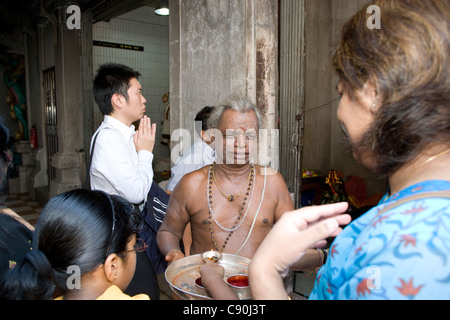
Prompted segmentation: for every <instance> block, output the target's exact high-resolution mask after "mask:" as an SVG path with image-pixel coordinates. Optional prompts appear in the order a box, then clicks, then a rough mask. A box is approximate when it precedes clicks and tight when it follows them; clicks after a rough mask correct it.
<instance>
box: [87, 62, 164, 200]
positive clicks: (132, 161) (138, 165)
mask: <svg viewBox="0 0 450 320" xmlns="http://www.w3.org/2000/svg"><path fill="white" fill-rule="evenodd" d="M139 76H140V74H139V72H137V71H134V70H132V69H131V68H128V67H126V66H123V65H119V64H112V63H110V64H105V65H102V66H101V67H100V68H99V70H98V72H97V76H96V78H95V81H94V95H95V100H96V102H97V104H98V105H99V108H100V110H101V112H102V113H103V115H104V117H105V118H104V121H103V123H102V124H101V125H100V127H99V128H98V130H97V132H96V133H95V134H94V136H93V139H92V143H91V150H92V151H93V152H92V163H91V170H90V179H91V188H92V189H93V190H102V191H105V192H107V193H109V194H115V195H119V196H121V197H123V198H125V199H126V200H128V201H129V202H131V203H133V204H136V205H140V207H141V209H142V206H143V204H144V203H145V201H146V199H147V194H148V192H149V191H150V188H151V186H152V182H153V168H152V161H153V153H152V152H153V147H154V145H155V138H156V124H151V122H150V119H149V118H148V117H147V116H145V115H144V113H145V111H146V107H145V103H146V100H145V98H144V96H143V95H142V92H141V90H142V87H141V85H140V83H139V81H138V78H139ZM138 120H140V124H139V129H138V130H137V131H135V127H134V125H133V122H136V121H138ZM94 142H95V143H94ZM94 144H95V145H94Z"/></svg>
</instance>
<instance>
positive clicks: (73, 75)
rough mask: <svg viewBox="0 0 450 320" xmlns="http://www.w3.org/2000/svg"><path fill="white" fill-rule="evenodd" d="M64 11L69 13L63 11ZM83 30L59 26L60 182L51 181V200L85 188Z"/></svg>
mask: <svg viewBox="0 0 450 320" xmlns="http://www.w3.org/2000/svg"><path fill="white" fill-rule="evenodd" d="M60 10H65V8H61V9H60ZM80 38H81V36H80V30H76V29H73V30H69V29H67V27H66V25H65V24H61V25H59V26H58V43H57V46H56V48H55V60H56V63H55V73H56V101H57V134H58V150H59V151H58V153H56V154H55V155H54V156H53V157H52V159H51V163H50V165H51V166H52V167H54V168H55V169H56V178H55V179H54V180H53V181H50V191H49V196H50V197H53V196H55V195H57V194H60V193H62V192H65V191H69V190H73V189H76V188H79V187H81V185H82V183H81V179H80V169H81V164H80V159H81V158H82V157H80V155H79V153H80V152H82V151H79V150H83V149H84V147H83V144H84V143H83V130H82V128H83V108H82V104H83V97H82V85H81V84H82V80H81V77H82V72H81V70H82V69H81V44H80Z"/></svg>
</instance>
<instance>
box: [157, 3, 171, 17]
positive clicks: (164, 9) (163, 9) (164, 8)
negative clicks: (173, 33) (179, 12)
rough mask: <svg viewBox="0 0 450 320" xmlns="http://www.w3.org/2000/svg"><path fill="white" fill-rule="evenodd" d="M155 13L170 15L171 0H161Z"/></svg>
mask: <svg viewBox="0 0 450 320" xmlns="http://www.w3.org/2000/svg"><path fill="white" fill-rule="evenodd" d="M155 13H156V14H157V15H159V16H168V15H169V1H168V0H161V1H160V2H159V4H158V6H157V7H156V9H155Z"/></svg>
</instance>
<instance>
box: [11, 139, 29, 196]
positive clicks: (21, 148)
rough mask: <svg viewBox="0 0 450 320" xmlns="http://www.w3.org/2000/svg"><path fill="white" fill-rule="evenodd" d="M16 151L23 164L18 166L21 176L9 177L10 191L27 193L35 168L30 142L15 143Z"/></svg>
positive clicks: (12, 192)
mask: <svg viewBox="0 0 450 320" xmlns="http://www.w3.org/2000/svg"><path fill="white" fill-rule="evenodd" d="M14 152H16V153H18V154H20V158H21V164H20V165H18V166H17V167H16V170H17V172H18V174H19V177H17V178H13V179H9V193H10V194H18V193H26V192H27V181H28V178H29V176H30V174H31V173H32V172H33V170H34V164H33V161H32V154H31V146H30V142H29V141H18V142H16V143H15V145H14Z"/></svg>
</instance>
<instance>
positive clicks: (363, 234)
mask: <svg viewBox="0 0 450 320" xmlns="http://www.w3.org/2000/svg"><path fill="white" fill-rule="evenodd" d="M429 191H450V181H426V182H422V183H419V184H416V185H414V186H411V187H409V188H407V189H405V190H402V191H400V192H399V193H396V194H394V195H393V196H392V197H390V198H389V197H388V196H387V195H386V196H385V197H384V198H383V199H382V200H381V202H380V203H379V205H378V206H377V207H375V208H373V209H372V210H370V211H368V212H367V213H365V214H364V215H363V216H361V217H360V218H358V219H356V220H355V221H353V222H352V223H351V224H350V225H348V226H347V227H346V228H345V229H344V230H343V231H342V232H341V234H340V235H339V236H338V237H337V238H336V239H335V241H334V242H333V244H332V245H331V247H330V252H329V256H328V261H327V262H326V264H325V265H324V266H323V267H322V268H321V269H320V270H319V272H318V274H317V279H316V283H315V286H314V289H313V291H312V293H311V295H310V299H320V300H323V299H327V300H330V299H341V300H351V299H391V300H399V299H419V300H421V299H422V300H423V299H450V198H444V197H435V198H426V199H419V200H414V201H409V202H407V203H405V204H402V205H400V206H397V207H394V208H392V209H390V210H389V211H386V212H381V214H380V211H381V210H383V208H386V206H388V205H390V204H392V203H394V202H395V201H397V200H400V199H403V198H405V197H408V196H411V195H413V194H418V193H423V192H429Z"/></svg>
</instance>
